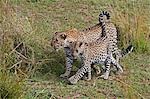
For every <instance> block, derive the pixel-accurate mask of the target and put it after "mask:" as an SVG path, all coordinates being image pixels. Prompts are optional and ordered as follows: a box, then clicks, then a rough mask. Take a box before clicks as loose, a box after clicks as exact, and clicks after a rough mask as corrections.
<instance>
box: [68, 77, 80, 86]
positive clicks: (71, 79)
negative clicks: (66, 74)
mask: <svg viewBox="0 0 150 99" xmlns="http://www.w3.org/2000/svg"><path fill="white" fill-rule="evenodd" d="M68 81H69V82H68V84H70V85H74V84H76V83H77V81H78V80H76V79H75V78H74V76H72V77H70V78H69V79H68Z"/></svg>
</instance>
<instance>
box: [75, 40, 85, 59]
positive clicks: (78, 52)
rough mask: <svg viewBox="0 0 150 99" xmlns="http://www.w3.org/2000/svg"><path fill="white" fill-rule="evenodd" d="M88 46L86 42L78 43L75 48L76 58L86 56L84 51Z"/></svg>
mask: <svg viewBox="0 0 150 99" xmlns="http://www.w3.org/2000/svg"><path fill="white" fill-rule="evenodd" d="M87 46H88V44H87V43H85V42H77V43H76V45H75V47H74V53H73V55H74V57H76V58H77V57H80V56H82V55H83V54H84V50H85V49H86V48H87Z"/></svg>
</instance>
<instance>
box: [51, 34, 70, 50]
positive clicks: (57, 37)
mask: <svg viewBox="0 0 150 99" xmlns="http://www.w3.org/2000/svg"><path fill="white" fill-rule="evenodd" d="M66 37H67V35H66V32H56V33H55V34H54V36H53V38H52V40H51V46H52V47H53V48H54V49H55V50H56V51H58V50H60V49H61V48H63V47H64V41H65V39H66Z"/></svg>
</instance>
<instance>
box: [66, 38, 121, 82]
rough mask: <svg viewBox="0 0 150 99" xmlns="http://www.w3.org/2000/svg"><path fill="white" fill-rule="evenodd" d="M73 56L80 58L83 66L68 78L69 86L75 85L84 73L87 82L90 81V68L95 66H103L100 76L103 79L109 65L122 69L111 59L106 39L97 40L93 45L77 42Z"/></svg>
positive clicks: (106, 76) (106, 74)
mask: <svg viewBox="0 0 150 99" xmlns="http://www.w3.org/2000/svg"><path fill="white" fill-rule="evenodd" d="M73 55H74V56H82V57H83V61H84V66H82V67H81V68H80V69H79V70H78V71H77V72H76V74H75V75H73V76H72V77H70V78H69V82H70V83H71V84H76V83H77V81H78V80H79V79H80V78H81V77H83V75H84V74H85V73H88V80H90V79H91V66H92V65H95V64H102V65H105V67H106V71H105V73H104V74H103V75H102V76H101V77H103V78H104V79H108V76H109V72H110V64H111V63H113V65H115V66H117V68H120V69H122V68H121V66H120V65H119V63H117V61H116V60H115V59H114V58H113V56H112V52H111V51H110V50H109V43H108V39H107V38H106V37H105V38H102V39H101V40H100V39H99V40H98V41H97V42H94V43H93V42H92V43H85V42H80V41H79V42H77V44H76V46H75V50H74V54H73Z"/></svg>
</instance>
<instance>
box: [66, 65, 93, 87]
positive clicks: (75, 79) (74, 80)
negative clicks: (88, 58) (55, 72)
mask: <svg viewBox="0 0 150 99" xmlns="http://www.w3.org/2000/svg"><path fill="white" fill-rule="evenodd" d="M90 67H91V66H90V64H85V65H84V66H83V67H81V68H80V69H79V70H78V71H77V72H76V74H75V75H73V76H72V77H70V78H69V79H68V81H69V83H70V84H76V83H77V82H78V80H80V79H81V78H82V77H83V76H84V74H85V73H86V72H88V79H91V73H89V71H90ZM90 72H91V71H90Z"/></svg>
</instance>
